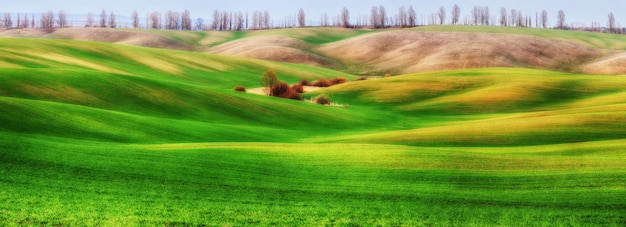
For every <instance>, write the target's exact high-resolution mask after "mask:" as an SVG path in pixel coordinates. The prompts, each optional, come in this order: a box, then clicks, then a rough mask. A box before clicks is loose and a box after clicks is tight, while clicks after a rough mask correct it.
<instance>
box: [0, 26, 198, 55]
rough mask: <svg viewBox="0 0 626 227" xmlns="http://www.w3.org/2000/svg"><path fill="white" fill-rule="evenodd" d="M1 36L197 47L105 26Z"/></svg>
mask: <svg viewBox="0 0 626 227" xmlns="http://www.w3.org/2000/svg"><path fill="white" fill-rule="evenodd" d="M0 37H27V38H56V39H72V40H84V41H95V42H106V43H117V44H126V45H134V46H144V47H155V48H164V49H176V50H193V49H194V48H195V47H193V46H190V45H186V44H183V43H181V42H179V41H176V40H173V39H170V38H167V37H165V36H162V35H158V34H154V33H148V32H142V31H133V30H122V29H103V28H56V29H11V30H4V31H2V32H0Z"/></svg>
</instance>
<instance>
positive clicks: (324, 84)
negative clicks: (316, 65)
mask: <svg viewBox="0 0 626 227" xmlns="http://www.w3.org/2000/svg"><path fill="white" fill-rule="evenodd" d="M330 85H331V84H330V83H329V82H328V81H327V80H326V79H324V78H321V79H319V80H316V81H315V83H313V86H315V87H330Z"/></svg>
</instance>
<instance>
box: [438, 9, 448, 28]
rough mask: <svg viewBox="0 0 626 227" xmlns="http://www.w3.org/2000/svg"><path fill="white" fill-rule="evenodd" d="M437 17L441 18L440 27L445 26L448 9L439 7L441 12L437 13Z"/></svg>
mask: <svg viewBox="0 0 626 227" xmlns="http://www.w3.org/2000/svg"><path fill="white" fill-rule="evenodd" d="M437 17H438V18H439V25H443V23H445V21H446V8H443V6H442V7H439V12H437Z"/></svg>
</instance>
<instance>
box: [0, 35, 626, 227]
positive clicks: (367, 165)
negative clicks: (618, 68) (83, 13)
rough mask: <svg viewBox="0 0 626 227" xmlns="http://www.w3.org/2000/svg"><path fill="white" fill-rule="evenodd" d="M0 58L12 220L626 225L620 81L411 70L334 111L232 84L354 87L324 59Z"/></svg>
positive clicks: (362, 88) (49, 51)
mask: <svg viewBox="0 0 626 227" xmlns="http://www.w3.org/2000/svg"><path fill="white" fill-rule="evenodd" d="M320 42H326V41H320ZM0 51H1V52H2V53H3V54H2V55H0V66H1V68H0V77H2V78H1V79H2V83H0V96H1V97H0V106H1V107H2V108H1V109H0V122H3V123H2V124H1V127H0V151H1V152H0V160H1V162H2V163H3V165H1V166H0V173H1V174H0V175H1V176H2V177H0V185H1V186H0V201H2V203H1V204H2V205H0V223H9V224H27V225H28V224H35V225H55V224H58V223H63V224H76V225H85V224H86V225H106V224H109V225H119V224H129V225H139V224H147V225H163V224H166V225H198V224H208V225H247V224H261V225H272V224H277V225H350V224H357V225H432V224H435V225H542V224H543V225H554V224H556V225H585V224H600V225H623V224H626V217H624V215H623V214H624V211H625V210H626V206H625V204H626V201H623V198H626V196H624V195H625V194H624V193H625V192H624V190H625V189H626V185H625V184H624V182H625V180H624V179H626V176H625V175H624V170H625V169H626V166H625V165H624V163H626V162H625V160H626V157H625V156H624V152H623V150H624V148H626V147H624V144H625V143H624V139H626V138H624V137H623V135H625V134H626V133H624V132H623V130H624V128H626V127H623V126H624V125H623V123H622V122H626V121H624V120H626V119H624V116H625V114H624V113H625V111H626V110H625V108H624V105H623V100H624V99H623V98H624V97H625V93H626V92H625V91H624V89H623V87H624V86H623V85H624V82H623V78H622V77H609V76H585V75H572V74H562V73H554V72H548V71H538V70H521V69H480V70H466V71H453V72H440V73H428V74H415V75H406V76H398V77H393V78H390V79H383V80H369V81H362V82H353V83H349V84H346V85H342V86H337V87H334V88H331V89H329V90H327V91H323V92H324V93H328V94H329V95H330V96H331V98H332V99H333V100H335V101H337V102H340V103H345V104H349V105H350V106H349V107H348V108H338V107H337V108H335V107H325V106H317V105H312V104H309V103H302V102H295V101H291V100H279V99H273V98H269V97H262V96H255V95H250V94H243V93H235V92H233V91H231V90H232V86H234V85H236V84H244V85H246V86H253V85H256V84H257V83H258V78H259V77H260V74H261V73H262V72H263V71H265V70H266V69H267V68H274V69H276V71H277V72H278V73H279V76H280V77H281V78H282V79H285V80H288V81H290V82H295V81H297V80H299V79H301V78H309V79H314V78H317V77H320V76H325V77H335V76H337V75H343V76H346V77H348V78H353V77H352V76H350V75H346V74H341V73H339V72H335V71H331V70H326V69H320V68H315V67H308V66H299V65H292V64H280V63H272V62H264V61H256V60H246V59H238V58H229V57H220V56H212V55H202V54H194V53H187V52H180V51H165V50H157V49H148V48H137V47H127V46H118V45H109V44H101V43H90V42H76V41H63V40H22V39H3V40H2V42H0ZM225 75H228V76H225ZM312 95H314V94H312ZM494 96H497V97H499V98H498V99H497V101H495V102H488V101H489V100H493V99H492V98H493V97H494ZM484 97H490V98H489V99H485V98H484ZM459 106H462V107H463V108H459ZM529 121H530V122H531V123H534V124H528V122H529ZM550 124H553V125H551V126H552V127H549V128H548V129H550V130H551V131H550V130H547V131H546V130H544V129H545V126H546V125H548V126H550ZM511 125H517V126H518V127H522V128H524V129H526V131H523V130H522V131H517V130H511V129H512V128H513V127H511ZM598 125H600V126H602V127H598ZM513 129H515V128H513ZM531 132H540V134H539V135H536V134H532V133H531ZM541 133H543V134H541ZM450 135H455V137H451V136H450ZM518 137H519V138H518ZM510 138H513V139H512V140H511V139H510ZM337 140H340V141H342V142H343V143H332V144H326V143H319V142H323V141H337ZM503 140H505V141H504V142H503ZM580 141H589V142H582V143H570V142H580ZM190 142H192V143H190ZM207 142H209V143H207ZM226 142H228V143H226ZM250 142H264V143H250ZM267 142H274V143H267ZM355 142H358V143H355ZM362 142H367V143H376V144H361V143H362ZM388 144H396V145H388ZM403 144H412V145H421V147H420V146H406V145H403ZM502 145H507V147H504V146H502ZM468 146H471V147H468Z"/></svg>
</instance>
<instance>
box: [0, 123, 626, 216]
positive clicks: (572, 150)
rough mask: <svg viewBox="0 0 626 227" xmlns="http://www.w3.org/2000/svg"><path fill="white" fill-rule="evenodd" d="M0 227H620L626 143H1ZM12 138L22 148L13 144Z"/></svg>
mask: <svg viewBox="0 0 626 227" xmlns="http://www.w3.org/2000/svg"><path fill="white" fill-rule="evenodd" d="M0 138H2V139H1V140H0V146H2V148H3V149H18V150H19V152H2V153H0V158H1V159H2V160H3V163H4V164H3V165H2V166H1V167H0V172H2V173H3V175H2V176H3V178H2V179H3V180H2V181H0V185H1V186H2V187H1V188H2V191H1V193H0V200H2V201H3V203H2V205H0V207H2V209H0V212H1V213H0V221H2V222H9V223H18V224H27V225H28V224H34V225H40V224H44V225H55V224H59V223H63V224H67V225H74V224H76V225H83V224H87V225H120V224H121V225H139V224H142V225H163V224H165V225H201V224H207V225H250V224H259V225H410V226H415V225H623V224H624V221H625V220H626V217H625V216H624V210H625V209H626V206H625V205H624V204H625V203H626V201H624V198H626V197H624V191H623V190H624V186H625V185H624V181H623V180H624V169H625V168H626V166H625V165H624V162H623V160H624V159H625V158H626V157H625V156H624V153H623V152H622V151H623V149H624V145H623V142H624V141H621V142H620V143H605V142H595V143H583V144H576V145H554V146H540V147H525V148H522V147H520V148H502V149H496V150H493V149H485V148H475V149H446V148H421V147H406V146H392V145H370V144H367V145H361V144H329V145H320V144H274V143H199V144H163V145H140V146H138V145H123V144H109V143H94V142H84V141H73V142H72V143H68V141H63V142H56V141H52V142H51V141H50V140H49V139H45V138H44V139H41V138H19V137H13V136H10V135H9V136H6V137H5V136H3V137H0ZM15 140H17V141H19V143H15Z"/></svg>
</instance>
